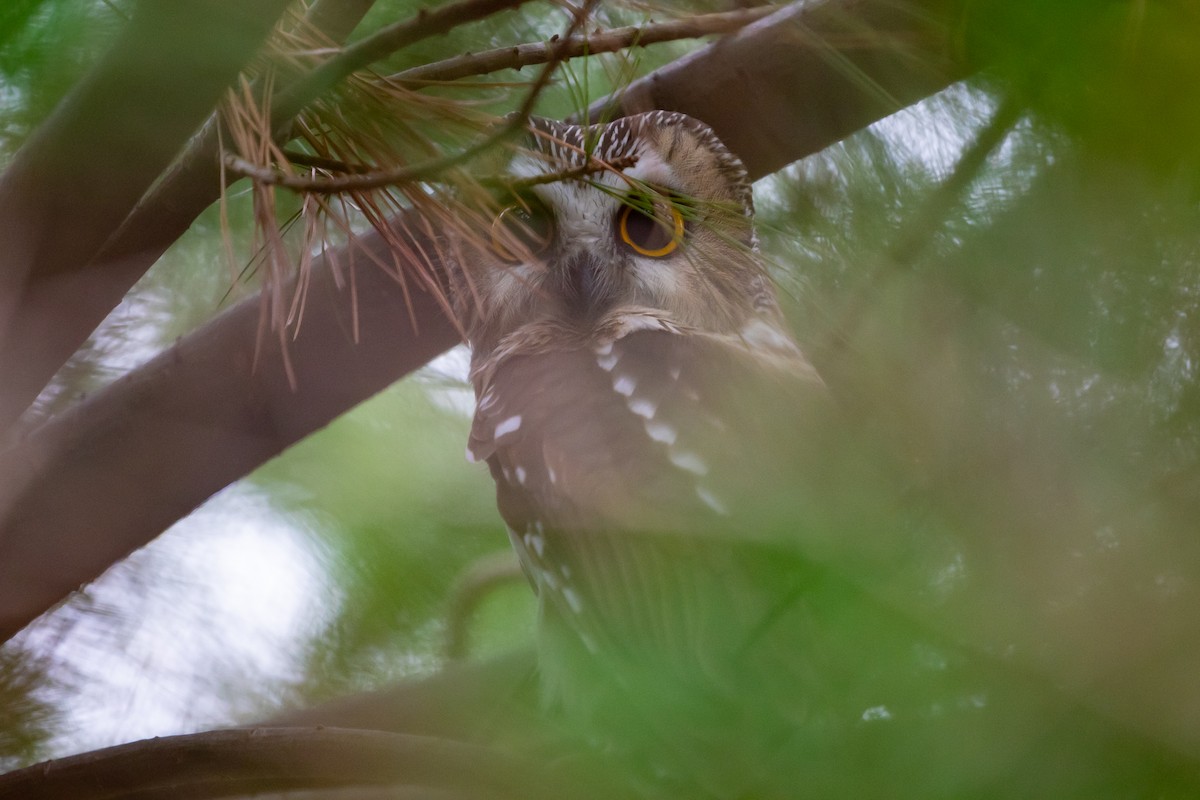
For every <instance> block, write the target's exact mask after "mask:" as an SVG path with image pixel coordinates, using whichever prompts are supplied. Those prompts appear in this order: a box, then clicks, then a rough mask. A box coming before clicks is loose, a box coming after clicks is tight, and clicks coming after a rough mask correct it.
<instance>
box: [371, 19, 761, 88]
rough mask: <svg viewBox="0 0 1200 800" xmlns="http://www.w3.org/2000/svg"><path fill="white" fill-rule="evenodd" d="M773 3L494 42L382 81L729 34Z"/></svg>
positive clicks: (452, 75)
mask: <svg viewBox="0 0 1200 800" xmlns="http://www.w3.org/2000/svg"><path fill="white" fill-rule="evenodd" d="M778 8H779V7H778V6H758V7H754V8H742V9H738V10H737V11H723V12H719V13H715V14H699V15H697V16H694V17H686V18H684V19H676V20H671V21H670V22H650V23H647V24H645V25H634V26H629V27H625V28H613V29H611V30H606V31H597V32H596V33H592V34H587V35H583V36H572V37H570V38H568V39H566V40H560V41H559V42H530V43H528V44H518V45H513V46H511V47H497V48H495V49H494V50H485V51H483V52H482V53H466V54H464V55H461V56H456V57H454V58H448V59H445V60H444V61H434V62H432V63H430V64H422V65H421V66H419V67H413V68H412V69H406V70H404V71H403V72H397V73H395V74H394V75H389V76H388V77H386V78H383V79H382V80H383V81H386V82H387V83H391V84H397V85H400V86H404V87H405V88H410V89H419V88H422V87H425V86H428V85H429V84H430V83H443V82H447V81H454V80H458V79H460V78H467V77H470V76H472V75H486V74H488V73H492V72H499V71H500V70H504V69H521V68H522V67H528V66H533V65H535V64H545V63H546V62H547V61H549V60H550V58H551V55H552V54H553V53H555V52H556V51H559V52H560V54H559V56H558V57H559V58H563V59H568V58H579V57H581V56H594V55H597V54H599V53H614V52H616V51H618V50H625V49H626V48H630V47H647V46H649V45H652V44H661V43H663V42H673V41H678V40H680V39H695V38H698V37H701V36H711V35H712V34H714V33H729V32H730V31H735V30H738V29H739V28H742V27H745V26H746V25H748V24H750V23H751V22H755V21H756V20H760V19H762V18H763V17H765V16H767V15H769V14H771V13H773V12H775V11H777V10H778Z"/></svg>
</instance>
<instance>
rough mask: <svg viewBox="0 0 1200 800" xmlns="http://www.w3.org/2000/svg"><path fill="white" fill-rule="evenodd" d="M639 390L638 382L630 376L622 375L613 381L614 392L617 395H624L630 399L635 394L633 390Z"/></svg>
mask: <svg viewBox="0 0 1200 800" xmlns="http://www.w3.org/2000/svg"><path fill="white" fill-rule="evenodd" d="M636 388H637V381H635V380H634V379H633V378H632V377H630V376H629V375H621V376H619V377H618V378H617V379H616V380H615V381H613V391H615V392H616V393H617V394H623V395H625V396H626V397H629V396H630V395H632V394H633V390H634V389H636Z"/></svg>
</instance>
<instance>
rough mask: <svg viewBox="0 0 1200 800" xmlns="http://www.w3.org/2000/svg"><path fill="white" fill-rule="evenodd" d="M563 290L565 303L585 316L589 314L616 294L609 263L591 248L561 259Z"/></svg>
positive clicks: (593, 312) (598, 309)
mask: <svg viewBox="0 0 1200 800" xmlns="http://www.w3.org/2000/svg"><path fill="white" fill-rule="evenodd" d="M561 267H562V279H563V290H564V291H563V293H564V296H565V298H566V301H567V305H568V306H570V307H571V308H572V309H574V310H575V311H577V312H579V313H580V314H582V315H584V316H592V315H594V314H596V313H597V312H599V311H601V310H603V309H604V308H605V307H606V306H607V305H609V304H610V303H611V302H612V300H613V298H614V296H615V291H614V290H615V288H616V286H615V283H616V282H615V281H614V280H613V278H612V276H611V275H609V274H608V270H609V269H610V267H611V265H610V264H609V263H607V262H605V261H604V260H602V259H601V258H598V257H597V256H596V254H594V253H591V252H577V253H575V254H574V255H572V256H570V257H569V258H567V259H565V260H563V262H562V263H561Z"/></svg>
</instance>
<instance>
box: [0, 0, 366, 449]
mask: <svg viewBox="0 0 1200 800" xmlns="http://www.w3.org/2000/svg"><path fill="white" fill-rule="evenodd" d="M257 1H258V2H260V3H261V2H262V0H257ZM150 5H154V6H156V7H157V5H159V4H150ZM279 5H280V7H282V5H286V3H284V2H282V1H281V2H280V3H279ZM370 5H371V3H370V2H366V0H354V2H349V3H343V2H341V0H338V2H336V3H334V1H333V0H322V2H318V3H316V4H314V5H313V7H312V9H311V13H310V16H309V20H308V21H309V23H310V24H311V25H313V26H318V25H328V26H329V28H328V30H326V29H324V28H320V30H322V31H323V32H324V33H325V34H326V35H327V36H328V37H330V38H331V39H332V40H334V41H341V39H342V38H343V37H344V36H346V35H348V34H349V32H350V31H351V30H353V28H354V27H355V26H356V25H357V24H358V22H359V20H360V19H361V17H362V15H363V14H365V13H366V12H367V10H368V9H369V8H370ZM225 6H233V7H234V8H233V11H232V12H229V13H226V12H225V11H223V10H222V9H223V8H224V7H225ZM192 7H193V6H188V8H192ZM162 8H163V13H166V14H168V15H176V17H177V24H178V25H179V27H181V28H183V33H182V36H183V37H184V40H185V41H186V43H187V46H186V47H183V48H179V47H175V46H174V45H172V44H171V43H170V41H168V40H164V41H163V42H161V43H160V44H161V46H162V47H164V48H167V49H168V50H170V55H169V56H164V55H162V54H159V55H158V56H156V55H155V54H156V53H159V51H158V50H157V49H155V47H157V45H155V46H150V47H141V46H140V45H137V44H134V45H133V48H132V49H134V50H138V51H139V52H144V53H145V57H146V58H147V59H150V60H153V64H152V65H151V67H149V68H148V69H147V70H145V71H146V72H148V73H149V74H152V75H154V76H158V78H160V79H162V80H167V81H169V82H170V85H169V86H166V87H162V86H159V87H157V88H156V89H155V90H153V91H150V92H147V94H148V96H146V97H139V98H137V100H138V102H139V103H140V105H139V106H138V107H136V108H135V107H130V108H123V107H122V106H121V105H114V103H113V102H111V101H110V102H109V103H108V104H107V105H104V106H103V115H104V117H103V118H104V119H105V120H107V121H110V122H114V121H115V122H117V123H118V124H120V125H122V126H123V127H122V130H126V129H128V127H129V120H131V119H144V120H146V121H145V123H144V125H143V126H142V128H143V130H142V132H143V133H148V134H149V135H150V137H151V140H152V141H151V142H150V143H149V144H146V147H149V148H151V150H153V148H154V147H157V146H158V145H157V144H155V143H157V142H161V141H163V136H164V135H167V134H169V133H170V131H171V126H165V127H163V129H162V130H159V128H160V127H161V126H160V125H159V124H158V123H157V122H155V121H153V120H150V119H148V118H147V117H146V115H147V113H148V111H147V109H160V108H163V107H173V106H175V105H177V104H178V103H179V102H180V100H179V97H186V98H187V99H188V101H189V103H190V102H192V101H194V102H195V104H196V107H195V109H194V111H195V113H197V114H199V116H198V117H197V118H196V120H195V122H194V123H193V125H196V124H199V123H200V121H201V120H203V119H204V116H206V115H211V112H212V108H213V106H214V105H215V104H216V102H217V99H218V97H219V95H220V92H221V91H223V90H224V88H225V87H226V85H227V84H228V82H229V81H230V80H232V78H233V77H234V76H235V75H236V73H237V71H238V69H240V68H241V66H242V65H243V62H244V61H246V60H248V59H249V58H250V57H251V55H252V54H253V51H254V49H255V48H257V46H258V45H259V43H260V42H259V41H258V40H246V39H245V38H244V37H245V36H246V35H248V34H249V33H252V32H253V31H254V30H256V28H255V26H253V25H249V24H244V23H240V22H238V20H240V19H242V17H243V16H245V15H246V14H248V13H249V12H250V10H251V9H254V8H258V12H257V13H260V14H261V13H263V11H264V9H265V8H266V7H265V6H264V7H262V8H260V7H259V6H258V5H254V4H247V3H245V2H242V0H206V2H204V3H197V4H194V8H195V9H196V11H197V13H199V14H201V15H202V17H203V24H194V25H193V24H189V22H188V20H190V19H191V16H190V14H182V13H181V12H180V9H179V8H176V7H174V6H170V7H169V8H168V7H167V6H163V7H162ZM267 24H269V20H264V21H262V22H260V23H259V25H258V27H259V28H263V27H264V25H267ZM230 25H233V26H234V28H235V32H234V33H232V34H231V33H230V30H229V29H228V28H227V26H230ZM265 32H266V31H265V28H264V30H263V31H262V33H263V34H265ZM193 47H194V48H195V49H196V50H197V51H200V52H203V53H205V54H208V53H212V54H215V56H214V57H216V58H218V59H220V63H226V66H227V73H226V74H225V75H224V78H225V81H224V82H221V83H213V84H212V86H211V87H209V83H208V81H209V80H212V79H215V78H216V77H218V76H217V74H216V72H215V71H213V72H212V73H211V74H210V73H207V72H206V73H204V74H205V75H206V76H207V78H206V79H205V80H200V81H198V80H197V79H195V78H192V77H189V76H188V74H187V73H185V72H181V71H179V70H174V71H172V70H164V69H163V68H162V65H163V64H174V63H177V59H178V58H179V56H180V55H183V56H186V55H188V54H189V53H191V52H192V48H193ZM139 48H140V50H139ZM239 48H241V50H240V51H239ZM154 59H158V60H154ZM182 63H185V64H186V63H189V62H187V61H184V62H182ZM180 86H187V87H188V90H187V91H186V92H180V91H179V87H180ZM210 88H211V94H210V95H209V96H208V97H207V99H205V96H204V94H203V92H204V91H206V90H208V89H210ZM166 97H170V98H176V99H174V100H172V101H171V103H169V104H167V103H164V100H163V98H166ZM131 102H132V101H131ZM47 125H50V126H57V125H59V123H58V122H56V121H55V120H51V121H50V122H48V123H47ZM71 130H72V131H73V130H74V129H71ZM103 130H104V129H103V128H102V129H101V131H103ZM187 132H188V133H190V132H191V129H189V130H188V131H187ZM61 136H62V137H64V138H68V139H69V141H70V146H71V147H75V146H77V143H78V142H79V141H85V140H86V141H92V142H95V141H96V139H95V135H94V134H93V133H91V132H87V131H84V132H79V131H74V132H73V133H72V132H67V133H63V134H61ZM175 146H176V147H177V146H178V143H176V145H175ZM218 150H219V148H218V136H217V126H216V123H215V118H214V117H211V116H210V117H209V121H208V123H207V124H206V125H205V126H204V128H203V130H202V131H201V133H200V134H199V135H198V136H197V137H196V138H195V139H193V140H192V141H191V142H190V143H189V144H188V146H187V148H186V149H185V150H184V152H183V154H182V155H181V156H180V157H179V159H178V160H177V161H176V162H175V163H174V164H173V165H172V166H171V168H170V170H169V171H168V172H167V174H166V175H165V176H163V178H162V180H160V181H159V182H158V183H157V185H155V186H154V188H153V189H151V191H150V193H149V194H147V195H146V196H145V197H144V198H142V200H141V201H140V202H138V204H137V207H136V208H134V209H133V210H132V213H129V209H128V207H125V208H123V209H122V210H121V212H120V214H121V216H124V215H125V214H126V213H128V216H125V219H124V222H123V223H121V224H120V228H119V229H118V230H117V231H116V233H115V234H114V233H113V232H112V229H111V227H109V228H106V229H105V230H104V231H103V236H102V237H101V243H103V247H102V248H101V250H100V252H99V253H98V254H96V255H95V257H94V258H93V259H92V260H91V261H90V262H88V261H87V257H84V256H82V255H80V254H76V256H77V257H72V258H71V259H67V260H63V261H62V262H61V263H60V264H59V265H58V266H57V267H56V268H55V269H54V270H52V271H51V272H52V273H53V274H49V275H37V274H33V275H31V276H30V281H29V283H28V284H27V285H26V286H25V287H24V290H23V294H21V295H20V297H19V305H18V306H17V307H16V308H15V310H14V314H13V317H12V319H11V324H10V330H9V333H10V335H8V336H3V335H0V375H2V376H3V382H2V383H0V432H2V431H4V430H6V429H7V428H9V426H11V425H12V423H13V422H14V421H15V420H16V419H17V418H18V416H19V415H20V414H22V413H23V412H24V411H25V410H26V409H27V408H28V407H29V404H30V403H31V402H33V400H34V398H35V397H37V395H38V393H39V392H40V391H41V390H42V389H43V388H44V387H45V386H46V383H47V382H48V381H49V380H50V378H51V376H53V375H54V373H55V372H56V371H57V370H58V369H59V368H60V367H61V366H62V365H63V364H64V363H65V362H66V360H67V359H68V358H69V357H70V356H71V354H72V353H74V352H75V351H76V350H78V349H79V347H80V346H81V345H82V344H83V343H84V342H85V341H86V340H87V337H88V336H89V335H90V334H91V333H92V331H93V330H95V328H96V326H97V325H99V324H100V322H101V321H102V320H103V319H104V318H105V317H106V316H107V315H108V314H109V313H110V312H111V311H112V310H113V309H114V308H116V306H117V304H118V303H120V302H121V298H123V297H124V296H125V294H126V293H127V292H128V291H129V289H130V287H132V286H133V284H134V283H136V282H137V280H138V279H139V278H140V277H141V276H142V275H143V274H145V272H146V270H147V269H149V268H150V266H151V265H152V264H153V263H154V262H155V261H157V260H158V258H159V256H161V255H162V254H163V253H164V252H166V250H167V248H168V247H170V246H171V244H173V243H174V242H175V240H176V239H178V238H179V237H180V236H181V235H182V234H183V233H184V232H185V231H186V230H187V229H188V227H189V226H190V225H191V224H192V222H193V221H195V219H196V217H197V216H198V215H199V214H200V213H201V212H202V211H203V210H204V209H206V208H208V207H209V206H210V205H212V203H213V202H215V201H216V200H217V198H218V197H219V195H220V191H221V181H220V165H219V163H218V157H217V154H218ZM60 157H61V163H59V164H57V165H54V164H51V165H49V166H46V165H43V166H42V167H40V168H39V169H38V174H37V176H36V177H37V179H38V180H39V181H41V182H43V183H45V184H46V187H53V186H54V182H53V176H54V175H55V174H57V173H58V172H60V171H63V170H68V171H69V175H70V177H69V180H70V185H69V186H67V187H61V186H60V187H58V188H57V190H56V191H57V192H58V196H59V197H60V200H65V199H67V198H76V199H79V200H85V201H86V202H87V208H86V210H85V211H84V212H83V213H81V214H70V215H67V216H65V217H64V220H66V221H67V222H68V223H69V224H70V226H71V230H70V231H69V234H68V235H64V236H60V237H59V238H65V239H70V240H74V239H75V238H86V237H87V236H88V235H89V234H88V232H87V227H86V226H88V225H92V224H95V222H96V221H97V220H100V219H101V218H103V216H104V211H103V209H104V206H105V205H107V204H108V203H110V202H112V199H110V193H109V191H108V189H107V188H106V190H105V191H104V192H100V193H96V192H92V193H87V194H86V196H85V195H84V194H81V193H80V192H79V191H78V190H77V187H79V186H86V185H97V186H98V185H106V183H105V181H103V180H101V179H99V178H96V179H89V178H88V177H87V172H86V171H84V172H82V173H81V172H80V169H81V166H80V165H81V162H80V161H79V159H78V158H76V157H75V155H74V151H73V150H72V151H71V152H70V153H69V154H68V155H62V154H60ZM138 158H140V155H139V156H138ZM122 162H123V159H121V158H120V157H118V156H116V155H115V154H114V153H111V152H110V153H109V154H108V156H107V157H106V158H103V159H94V160H91V161H86V162H82V163H83V167H84V168H87V167H88V165H107V166H109V167H111V166H113V165H116V168H117V169H120V170H124V169H125V168H126V167H127V166H128V165H127V164H124V163H122ZM164 165H165V162H164ZM162 166H163V165H160V166H159V167H158V168H157V169H156V170H155V173H154V175H150V176H149V179H152V178H154V177H155V176H157V174H158V171H159V170H161V169H162ZM149 179H148V180H147V183H148V182H149ZM143 189H144V187H143ZM39 191H40V190H39ZM2 192H3V190H2V189H0V195H2ZM114 196H115V195H114ZM135 199H136V198H135ZM24 202H28V198H26V200H25V201H24ZM0 205H2V201H0ZM18 219H19V218H18ZM119 222H120V219H119V218H117V219H115V220H113V221H112V222H111V225H112V226H115V225H116V224H117V223H119ZM0 224H3V223H0ZM110 234H111V236H110ZM104 239H108V241H107V242H106V243H105V242H103V240H104ZM11 241H14V240H10V243H11ZM89 257H90V256H89ZM3 286H4V284H3V278H0V318H2V317H3V314H4V311H3V305H4V303H5V296H4V288H3Z"/></svg>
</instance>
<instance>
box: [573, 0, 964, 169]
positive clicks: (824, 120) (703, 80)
mask: <svg viewBox="0 0 1200 800" xmlns="http://www.w3.org/2000/svg"><path fill="white" fill-rule="evenodd" d="M967 5H969V3H963V2H961V0H922V1H921V2H900V3H897V2H892V1H890V0H866V1H865V2H844V0H823V2H813V3H792V4H790V5H788V6H785V7H784V8H782V9H781V10H779V11H777V12H776V13H774V14H772V15H770V16H769V17H766V18H764V19H762V20H759V21H758V22H755V23H752V24H750V25H747V26H746V27H745V28H743V29H742V30H740V31H739V32H737V33H735V34H732V35H730V36H728V37H725V38H723V39H720V40H718V41H716V42H714V43H713V44H712V45H711V46H710V47H707V48H705V49H703V50H700V51H697V52H695V53H692V54H690V55H688V56H685V57H683V58H681V59H679V60H677V61H674V62H672V63H671V64H668V65H667V66H665V67H663V68H662V69H660V70H658V71H656V72H654V73H652V74H650V75H647V76H645V77H643V78H641V79H639V80H637V81H634V82H633V83H632V84H630V85H629V87H628V88H627V89H626V90H625V91H624V92H621V93H619V94H618V95H616V96H614V97H612V98H605V99H603V100H601V101H599V102H597V103H595V104H593V105H592V107H591V108H590V109H588V118H589V119H591V120H602V119H611V118H612V117H618V116H625V115H628V114H635V113H638V112H639V111H650V110H652V109H664V110H667V111H681V112H683V113H685V114H690V115H692V116H694V117H698V118H699V119H703V120H704V121H705V122H706V123H708V124H709V125H710V126H712V128H713V130H714V131H716V133H717V135H718V136H720V137H721V139H722V141H724V142H725V144H726V145H728V146H729V148H730V149H731V150H733V152H735V153H737V154H738V155H739V156H740V157H741V159H742V161H743V162H744V163H745V164H746V168H747V169H748V170H749V172H750V174H751V175H767V174H770V173H772V172H775V171H776V170H778V169H780V168H782V167H784V166H786V165H788V164H790V163H791V162H793V161H795V160H796V159H797V158H798V157H799V156H800V155H803V154H807V153H812V152H816V151H817V150H820V149H822V148H823V147H825V146H827V145H828V144H829V143H831V142H835V141H837V140H839V139H842V138H843V137H845V136H848V135H849V134H851V133H853V132H854V131H857V130H859V129H861V128H864V127H866V126H867V125H870V124H871V123H872V122H874V121H876V120H878V119H881V118H883V117H885V116H887V115H889V114H892V113H894V112H896V111H899V110H900V109H901V108H903V107H904V106H907V105H909V104H911V103H914V102H916V101H917V100H920V99H921V98H923V97H926V96H928V95H930V94H933V93H934V92H937V91H938V90H940V89H942V88H944V87H945V86H946V85H947V84H948V83H950V82H953V81H954V80H958V79H960V78H963V77H965V76H966V75H967V74H968V72H969V65H968V64H967V63H966V60H965V58H963V57H962V53H960V52H959V51H958V48H957V47H956V46H955V45H956V42H957V39H956V37H958V36H961V35H962V34H963V31H962V30H961V29H958V30H955V28H954V25H955V24H957V22H956V21H957V20H959V19H960V18H961V17H962V15H963V13H964V8H965V7H966V6H967Z"/></svg>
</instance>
